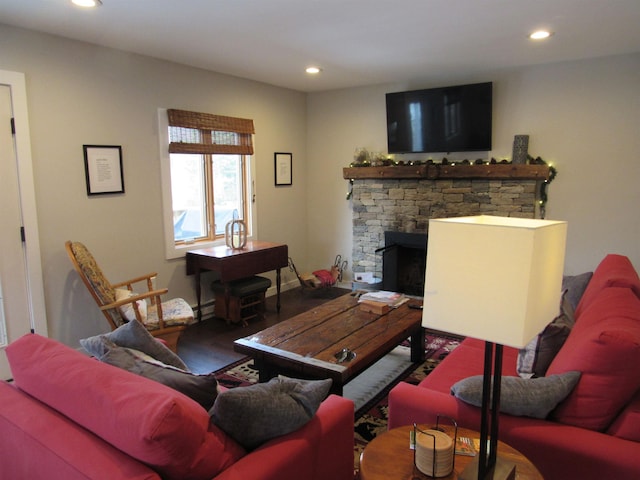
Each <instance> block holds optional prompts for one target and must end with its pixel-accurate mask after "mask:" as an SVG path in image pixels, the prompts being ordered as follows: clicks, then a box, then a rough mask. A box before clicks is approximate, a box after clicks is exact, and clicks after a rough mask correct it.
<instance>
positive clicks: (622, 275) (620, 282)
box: [575, 254, 640, 321]
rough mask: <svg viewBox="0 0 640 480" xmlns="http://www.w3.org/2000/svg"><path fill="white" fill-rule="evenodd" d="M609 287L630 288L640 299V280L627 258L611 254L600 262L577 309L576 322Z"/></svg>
mask: <svg viewBox="0 0 640 480" xmlns="http://www.w3.org/2000/svg"><path fill="white" fill-rule="evenodd" d="M608 287H625V288H630V289H632V290H633V292H634V293H635V295H636V296H637V297H639V298H640V278H639V277H638V273H637V272H636V271H635V269H634V268H633V265H632V264H631V261H630V260H629V259H628V258H627V257H625V256H623V255H614V254H609V255H607V256H606V257H604V259H603V260H602V261H601V262H600V264H599V265H598V266H597V268H596V269H595V271H594V272H593V276H592V277H591V280H590V281H589V284H588V285H587V288H586V290H585V291H584V294H583V295H582V298H581V299H580V303H578V306H577V307H576V312H575V313H576V321H579V318H580V316H581V315H582V311H583V310H584V309H585V308H586V307H588V306H589V305H590V304H591V303H592V302H593V300H594V299H595V298H596V297H597V296H598V294H599V293H600V292H601V291H602V290H603V289H605V288H608Z"/></svg>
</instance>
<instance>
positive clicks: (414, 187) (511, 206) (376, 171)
mask: <svg viewBox="0 0 640 480" xmlns="http://www.w3.org/2000/svg"><path fill="white" fill-rule="evenodd" d="M343 174H344V175H343V176H344V178H345V179H349V180H351V182H352V196H351V199H352V205H353V206H352V208H353V252H352V266H353V271H354V273H358V272H373V274H374V276H375V277H378V278H382V281H383V285H384V287H383V288H384V289H389V290H394V291H396V290H397V291H400V289H398V283H397V280H395V279H394V280H391V281H389V280H388V279H387V280H385V275H384V272H383V258H382V257H383V255H389V251H390V248H389V247H387V248H386V249H385V232H398V233H400V234H402V233H409V234H422V235H428V229H429V219H430V218H446V217H461V216H469V215H481V214H484V215H498V216H506V217H509V216H511V217H514V216H517V217H522V218H535V216H536V205H537V200H538V199H537V193H538V191H539V188H538V187H539V185H540V183H541V182H542V181H543V180H545V179H546V178H548V167H547V166H546V165H511V164H498V165H460V166H452V165H447V166H444V165H421V166H418V167H415V166H414V167H408V166H407V167H399V166H391V167H358V168H345V169H344V172H343ZM387 235H388V233H387ZM469 248H473V239H469ZM376 251H377V252H376ZM423 255H424V254H423ZM413 261H414V263H415V262H418V261H420V260H418V259H417V258H414V260H413ZM425 261H426V258H423V259H422V262H425ZM413 266H414V267H415V269H420V268H421V269H422V270H424V267H425V265H424V263H422V264H416V265H413ZM423 281H424V280H423ZM393 286H395V287H396V288H392V287H393ZM404 293H410V292H404ZM411 294H416V293H413V292H411Z"/></svg>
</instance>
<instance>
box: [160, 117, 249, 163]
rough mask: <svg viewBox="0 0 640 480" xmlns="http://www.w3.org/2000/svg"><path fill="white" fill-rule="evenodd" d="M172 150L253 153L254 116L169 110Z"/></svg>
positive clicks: (170, 150)
mask: <svg viewBox="0 0 640 480" xmlns="http://www.w3.org/2000/svg"><path fill="white" fill-rule="evenodd" d="M167 116H168V121H169V142H170V143H169V153H195V154H233V155H252V154H253V142H252V134H253V133H255V129H254V126H253V120H250V119H245V118H236V117H225V116H222V115H213V114H210V113H198V112H190V111H187V110H175V109H169V110H167Z"/></svg>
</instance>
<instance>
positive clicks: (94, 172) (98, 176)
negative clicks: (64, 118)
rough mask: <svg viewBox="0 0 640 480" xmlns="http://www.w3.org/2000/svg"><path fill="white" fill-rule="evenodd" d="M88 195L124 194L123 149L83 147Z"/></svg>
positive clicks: (95, 146)
mask: <svg viewBox="0 0 640 480" xmlns="http://www.w3.org/2000/svg"><path fill="white" fill-rule="evenodd" d="M82 148H83V150H84V172H85V177H86V179H87V195H103V194H105V193H124V173H123V171H122V147H121V146H111V145H83V146H82Z"/></svg>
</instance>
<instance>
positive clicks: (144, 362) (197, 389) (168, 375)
mask: <svg viewBox="0 0 640 480" xmlns="http://www.w3.org/2000/svg"><path fill="white" fill-rule="evenodd" d="M99 360H100V361H101V362H105V363H108V364H109V365H113V366H114V367H118V368H123V369H125V370H127V371H128V372H131V373H135V374H137V375H141V376H143V377H145V378H149V379H151V380H155V381H156V382H160V383H162V384H163V385H166V386H167V387H171V388H173V389H175V390H177V391H179V392H181V393H184V394H185V395H186V396H187V397H189V398H191V399H193V400H195V401H196V402H198V403H199V404H200V405H201V406H202V407H203V408H205V409H206V410H209V409H210V408H211V407H212V406H213V402H214V401H215V399H216V396H217V395H218V381H217V380H216V377H215V375H214V374H213V373H209V374H203V375H197V374H194V373H191V372H189V371H186V370H181V369H179V368H176V367H173V366H171V365H165V364H164V363H162V362H159V361H155V360H154V359H153V358H145V357H144V354H143V355H140V354H139V352H137V351H136V350H133V349H128V348H122V347H118V346H117V345H115V344H114V345H113V347H112V348H110V349H109V350H108V351H107V352H106V353H105V354H104V355H102V356H101V357H99Z"/></svg>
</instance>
